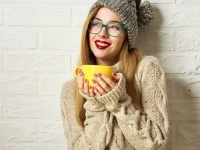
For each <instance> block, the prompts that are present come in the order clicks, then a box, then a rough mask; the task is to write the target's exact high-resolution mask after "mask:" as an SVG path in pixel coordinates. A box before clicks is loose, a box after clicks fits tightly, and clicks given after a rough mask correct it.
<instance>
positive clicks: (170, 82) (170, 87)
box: [166, 76, 179, 99]
mask: <svg viewBox="0 0 200 150" xmlns="http://www.w3.org/2000/svg"><path fill="white" fill-rule="evenodd" d="M178 83H179V82H178V77H176V76H175V77H174V76H167V77H166V84H167V96H168V98H171V99H177V97H178V96H179V95H178V94H177V93H178V88H179V86H178Z"/></svg>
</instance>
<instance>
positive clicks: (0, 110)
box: [0, 99, 3, 118]
mask: <svg viewBox="0 0 200 150" xmlns="http://www.w3.org/2000/svg"><path fill="white" fill-rule="evenodd" d="M2 117H3V104H2V101H1V99H0V118H2Z"/></svg>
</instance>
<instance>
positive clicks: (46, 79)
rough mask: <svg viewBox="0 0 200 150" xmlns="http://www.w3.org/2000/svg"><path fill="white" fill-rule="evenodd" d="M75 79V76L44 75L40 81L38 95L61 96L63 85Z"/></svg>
mask: <svg viewBox="0 0 200 150" xmlns="http://www.w3.org/2000/svg"><path fill="white" fill-rule="evenodd" d="M72 77H73V74H69V75H68V74H64V75H55V76H53V75H52V76H50V75H44V76H40V77H39V79H38V84H37V85H38V86H37V88H38V89H37V90H38V94H39V95H60V92H61V88H62V85H63V83H64V82H65V81H66V80H69V79H70V78H72Z"/></svg>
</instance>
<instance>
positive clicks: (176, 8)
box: [152, 4, 200, 28]
mask: <svg viewBox="0 0 200 150" xmlns="http://www.w3.org/2000/svg"><path fill="white" fill-rule="evenodd" d="M155 11H156V17H155V19H154V20H153V22H152V26H153V27H169V28H171V27H198V26H199V25H200V19H199V17H198V16H199V15H200V10H199V5H175V4H168V5H156V7H155Z"/></svg>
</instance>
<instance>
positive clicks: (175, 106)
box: [169, 101, 200, 121]
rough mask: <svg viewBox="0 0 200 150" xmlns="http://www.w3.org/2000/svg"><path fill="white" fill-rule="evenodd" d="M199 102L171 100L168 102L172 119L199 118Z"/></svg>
mask: <svg viewBox="0 0 200 150" xmlns="http://www.w3.org/2000/svg"><path fill="white" fill-rule="evenodd" d="M199 113H200V102H194V101H193V102H181V101H180V102H179V103H178V102H173V103H170V104H169V116H170V119H172V120H198V121H199V120H200V116H199V115H198V114H199Z"/></svg>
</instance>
